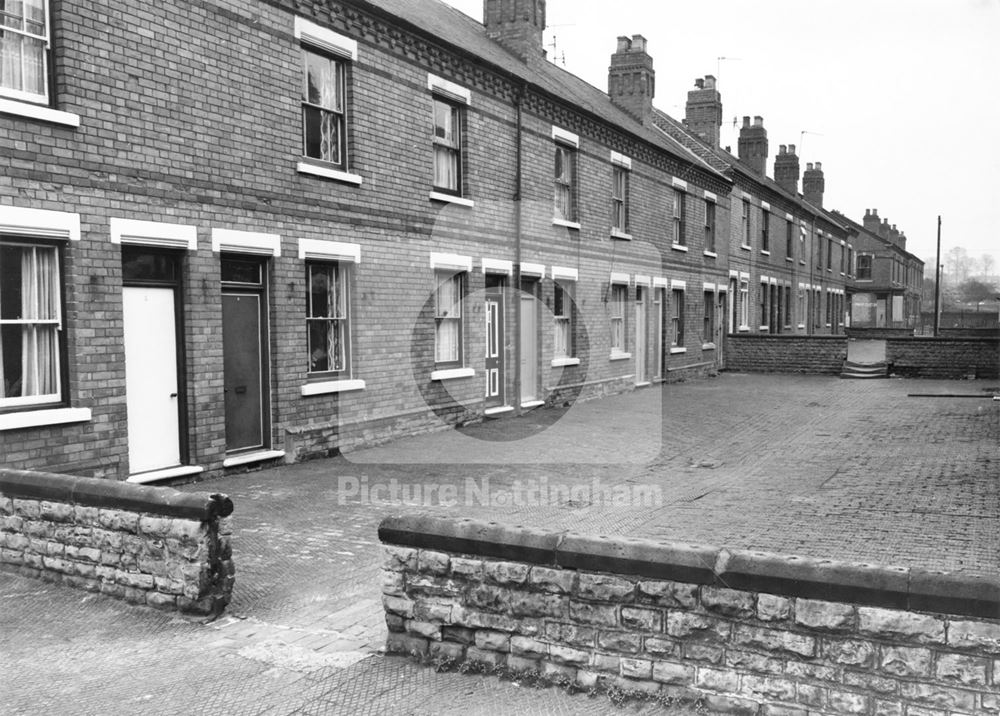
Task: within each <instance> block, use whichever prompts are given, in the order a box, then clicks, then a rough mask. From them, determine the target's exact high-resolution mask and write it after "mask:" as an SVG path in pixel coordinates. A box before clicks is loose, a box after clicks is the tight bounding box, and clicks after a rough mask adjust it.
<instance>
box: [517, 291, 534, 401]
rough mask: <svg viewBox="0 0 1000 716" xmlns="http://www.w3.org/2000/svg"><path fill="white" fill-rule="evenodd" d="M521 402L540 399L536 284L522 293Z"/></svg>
mask: <svg viewBox="0 0 1000 716" xmlns="http://www.w3.org/2000/svg"><path fill="white" fill-rule="evenodd" d="M520 300H521V329H520V337H521V351H520V352H521V404H522V405H523V404H524V403H534V402H536V401H537V400H538V302H537V301H536V300H535V295H534V284H532V285H530V286H529V287H527V288H526V289H525V290H524V291H522V293H521V298H520Z"/></svg>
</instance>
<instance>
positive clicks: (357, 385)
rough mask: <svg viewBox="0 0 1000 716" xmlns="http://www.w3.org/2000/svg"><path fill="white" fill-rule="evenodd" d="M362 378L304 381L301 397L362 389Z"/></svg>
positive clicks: (363, 385)
mask: <svg viewBox="0 0 1000 716" xmlns="http://www.w3.org/2000/svg"><path fill="white" fill-rule="evenodd" d="M364 389H365V382H364V381H363V380H326V381H323V382H321V383H306V384H305V385H303V386H302V388H301V390H300V392H301V393H302V397H307V396H310V395H329V394H331V393H346V392H348V391H352V390H364Z"/></svg>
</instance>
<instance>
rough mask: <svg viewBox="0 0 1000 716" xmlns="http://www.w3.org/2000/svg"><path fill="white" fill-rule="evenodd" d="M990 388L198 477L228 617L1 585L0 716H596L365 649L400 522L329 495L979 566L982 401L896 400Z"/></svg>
mask: <svg viewBox="0 0 1000 716" xmlns="http://www.w3.org/2000/svg"><path fill="white" fill-rule="evenodd" d="M991 387H995V386H993V385H991V384H987V383H983V382H943V381H942V382H936V381H935V382H929V381H920V382H916V381H897V380H893V381H875V382H861V381H841V380H838V379H835V378H817V377H789V376H780V377H772V376H741V375H723V376H721V377H719V378H716V379H714V380H708V381H704V382H692V383H684V384H678V385H672V386H668V387H665V388H663V389H662V390H659V389H657V390H646V391H642V392H640V393H638V394H635V395H632V396H619V397H615V398H610V399H607V400H604V401H599V402H592V403H586V404H583V405H580V406H575V407H574V408H572V409H570V410H568V411H555V410H548V411H538V412H535V413H533V414H531V415H529V416H526V417H525V418H522V419H517V420H508V421H502V422H499V423H491V424H488V425H483V426H474V427H471V428H468V429H466V430H463V431H461V433H457V432H450V433H444V434H436V435H425V436H420V437H417V438H412V439H407V440H401V441H398V442H395V443H392V444H390V445H387V446H384V447H381V448H375V449H370V450H366V451H362V452H358V453H353V454H351V455H349V456H346V457H342V458H338V459H335V460H326V461H318V462H312V463H306V464H301V465H294V466H289V467H285V468H281V469H277V470H270V471H266V472H256V473H248V474H244V475H238V476H233V477H228V478H225V479H221V480H216V481H213V482H212V483H211V484H210V485H209V486H208V487H210V488H211V489H212V490H213V491H214V490H220V491H224V492H228V493H229V494H230V495H231V496H232V497H233V500H234V502H235V504H236V513H235V515H234V528H235V535H234V552H235V553H236V559H237V565H238V570H239V572H238V575H237V587H236V592H235V595H234V600H233V603H232V605H231V606H230V609H229V611H228V613H227V615H226V616H225V617H224V618H222V619H220V620H218V621H216V622H214V623H212V624H208V625H201V624H197V623H193V622H189V621H185V620H182V619H178V618H173V617H170V616H168V615H164V614H161V613H158V612H155V611H152V610H148V609H138V608H134V607H130V606H128V605H125V604H120V603H118V602H115V601H113V600H110V599H107V598H105V597H103V596H99V595H98V596H95V595H90V594H86V593H82V592H76V591H70V590H65V589H59V588H56V587H53V586H51V585H47V584H43V583H38V582H33V581H30V580H26V579H23V578H19V577H13V576H10V575H5V574H0V604H2V609H0V712H2V713H5V714H6V713H24V714H34V713H42V712H53V713H79V714H91V713H93V714H98V713H100V714H108V713H137V712H141V713H151V714H197V713H234V714H274V715H283V714H292V713H316V714H321V713H345V714H346V713H350V714H354V713H413V714H430V713H456V714H457V713H459V712H461V713H485V712H495V711H496V710H497V705H498V704H503V705H504V707H505V708H504V710H506V711H511V712H523V713H538V714H543V713H544V714H549V713H556V714H558V713H567V714H568V713H603V712H605V711H606V709H607V701H605V700H602V699H588V698H586V697H585V696H582V695H578V696H573V697H570V696H568V695H566V694H563V693H562V692H559V691H556V690H554V689H548V690H545V691H541V692H539V691H536V690H534V689H531V688H526V687H523V686H518V685H514V684H509V683H505V682H499V681H497V680H496V679H480V678H472V677H466V676H461V675H457V674H436V673H434V672H433V671H432V670H430V669H421V668H417V667H415V666H413V665H411V664H409V663H408V662H407V661H405V660H402V659H398V658H385V657H382V656H380V655H378V654H377V653H376V652H377V650H378V648H379V647H380V646H381V644H382V641H383V639H384V627H383V623H382V617H381V607H380V602H379V588H378V584H379V567H378V557H377V555H378V546H377V542H376V534H375V529H376V527H377V525H378V522H379V520H380V519H381V518H382V517H383V516H384V515H385V514H387V513H390V512H400V511H403V510H410V509H418V508H417V507H412V506H405V505H396V506H392V507H386V506H384V505H375V504H369V503H365V502H363V501H362V500H361V499H360V498H359V497H357V496H355V497H351V498H350V499H348V500H346V501H345V502H346V503H345V504H338V503H339V500H338V485H341V484H343V485H344V486H347V487H350V486H352V485H359V486H360V485H361V484H365V485H367V486H368V487H369V489H373V488H375V487H377V486H384V488H385V489H388V487H389V486H390V485H391V484H392V481H393V480H396V481H397V482H398V483H400V484H402V485H407V486H410V487H412V486H415V485H423V486H426V485H427V484H444V485H454V486H455V489H456V494H457V495H458V497H459V499H458V502H459V503H460V504H459V505H456V506H451V507H445V506H433V507H431V508H429V509H430V510H431V511H439V512H445V513H449V514H462V515H468V516H472V517H477V518H489V519H496V520H500V521H510V522H515V523H522V524H531V525H537V526H544V527H547V528H549V529H555V530H572V529H575V530H583V531H588V532H594V533H600V534H627V535H631V536H642V537H652V538H656V539H669V540H674V539H682V540H686V541H690V542H697V543H705V544H713V545H722V546H728V547H745V548H758V549H770V550H780V551H789V552H795V553H799V554H809V555H815V556H825V557H835V558H840V559H858V560H867V561H873V562H881V563H891V564H901V565H921V566H926V567H932V568H942V569H961V570H965V571H969V572H976V573H986V572H992V573H995V572H996V571H997V567H998V561H1000V549H998V547H1000V529H998V521H1000V518H998V515H1000V511H998V506H1000V505H998V502H1000V485H998V480H997V472H998V471H997V464H998V460H1000V447H998V437H1000V405H998V404H997V403H993V402H990V401H989V400H983V399H971V398H916V397H907V394H908V393H914V392H919V393H939V394H944V393H961V394H968V395H973V394H975V395H982V396H987V395H989V393H987V392H985V390H986V389H988V388H991ZM468 478H473V479H474V480H475V482H474V483H472V487H473V488H474V489H475V490H483V488H484V486H487V485H488V492H490V493H491V494H493V495H494V496H501V497H502V496H506V495H510V494H511V493H512V488H513V487H514V486H515V483H516V482H517V481H520V482H521V483H522V484H527V483H530V482H531V481H535V482H539V481H541V480H543V479H546V480H548V481H549V484H550V486H561V487H565V488H566V489H567V490H568V489H569V488H571V487H579V486H587V485H592V484H593V481H594V480H595V479H596V480H598V481H599V482H600V483H601V485H602V486H603V487H605V488H612V487H614V486H635V485H644V486H653V487H656V488H658V489H659V490H660V491H661V494H662V496H663V501H662V504H661V505H659V506H646V507H635V506H633V507H627V508H625V507H613V506H608V505H602V504H595V501H594V500H593V499H591V500H588V499H587V497H586V495H581V494H580V493H576V494H570V495H565V496H563V497H568V498H570V499H568V500H567V499H562V500H557V501H553V502H547V503H546V502H542V503H539V504H530V505H517V504H496V503H495V502H494V503H492V504H479V503H478V502H476V503H475V504H471V505H467V504H464V503H465V499H464V495H463V491H464V490H465V489H466V487H467V486H468V484H467V479H468ZM205 487H206V485H200V486H199V485H194V486H191V488H190V489H199V488H201V489H205ZM380 489H381V488H380ZM341 494H342V493H341ZM477 496H478V495H477ZM419 509H424V507H420V508H419ZM633 711H634V709H630V710H629V711H628V712H629V713H631V712H633ZM648 711H651V709H648Z"/></svg>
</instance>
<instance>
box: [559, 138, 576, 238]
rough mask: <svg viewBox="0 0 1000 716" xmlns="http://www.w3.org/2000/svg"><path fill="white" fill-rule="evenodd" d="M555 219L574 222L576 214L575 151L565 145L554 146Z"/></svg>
mask: <svg viewBox="0 0 1000 716" xmlns="http://www.w3.org/2000/svg"><path fill="white" fill-rule="evenodd" d="M554 215H555V218H557V219H561V220H562V221H571V222H575V221H576V220H577V214H576V151H575V150H574V149H573V148H572V147H569V146H566V145H565V144H559V143H557V144H556V154H555V214H554Z"/></svg>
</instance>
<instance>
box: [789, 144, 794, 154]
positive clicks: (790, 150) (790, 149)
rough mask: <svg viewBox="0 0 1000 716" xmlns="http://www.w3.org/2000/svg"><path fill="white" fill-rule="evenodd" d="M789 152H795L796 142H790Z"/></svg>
mask: <svg viewBox="0 0 1000 716" xmlns="http://www.w3.org/2000/svg"><path fill="white" fill-rule="evenodd" d="M788 153H789V154H795V145H794V144H789V145H788Z"/></svg>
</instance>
